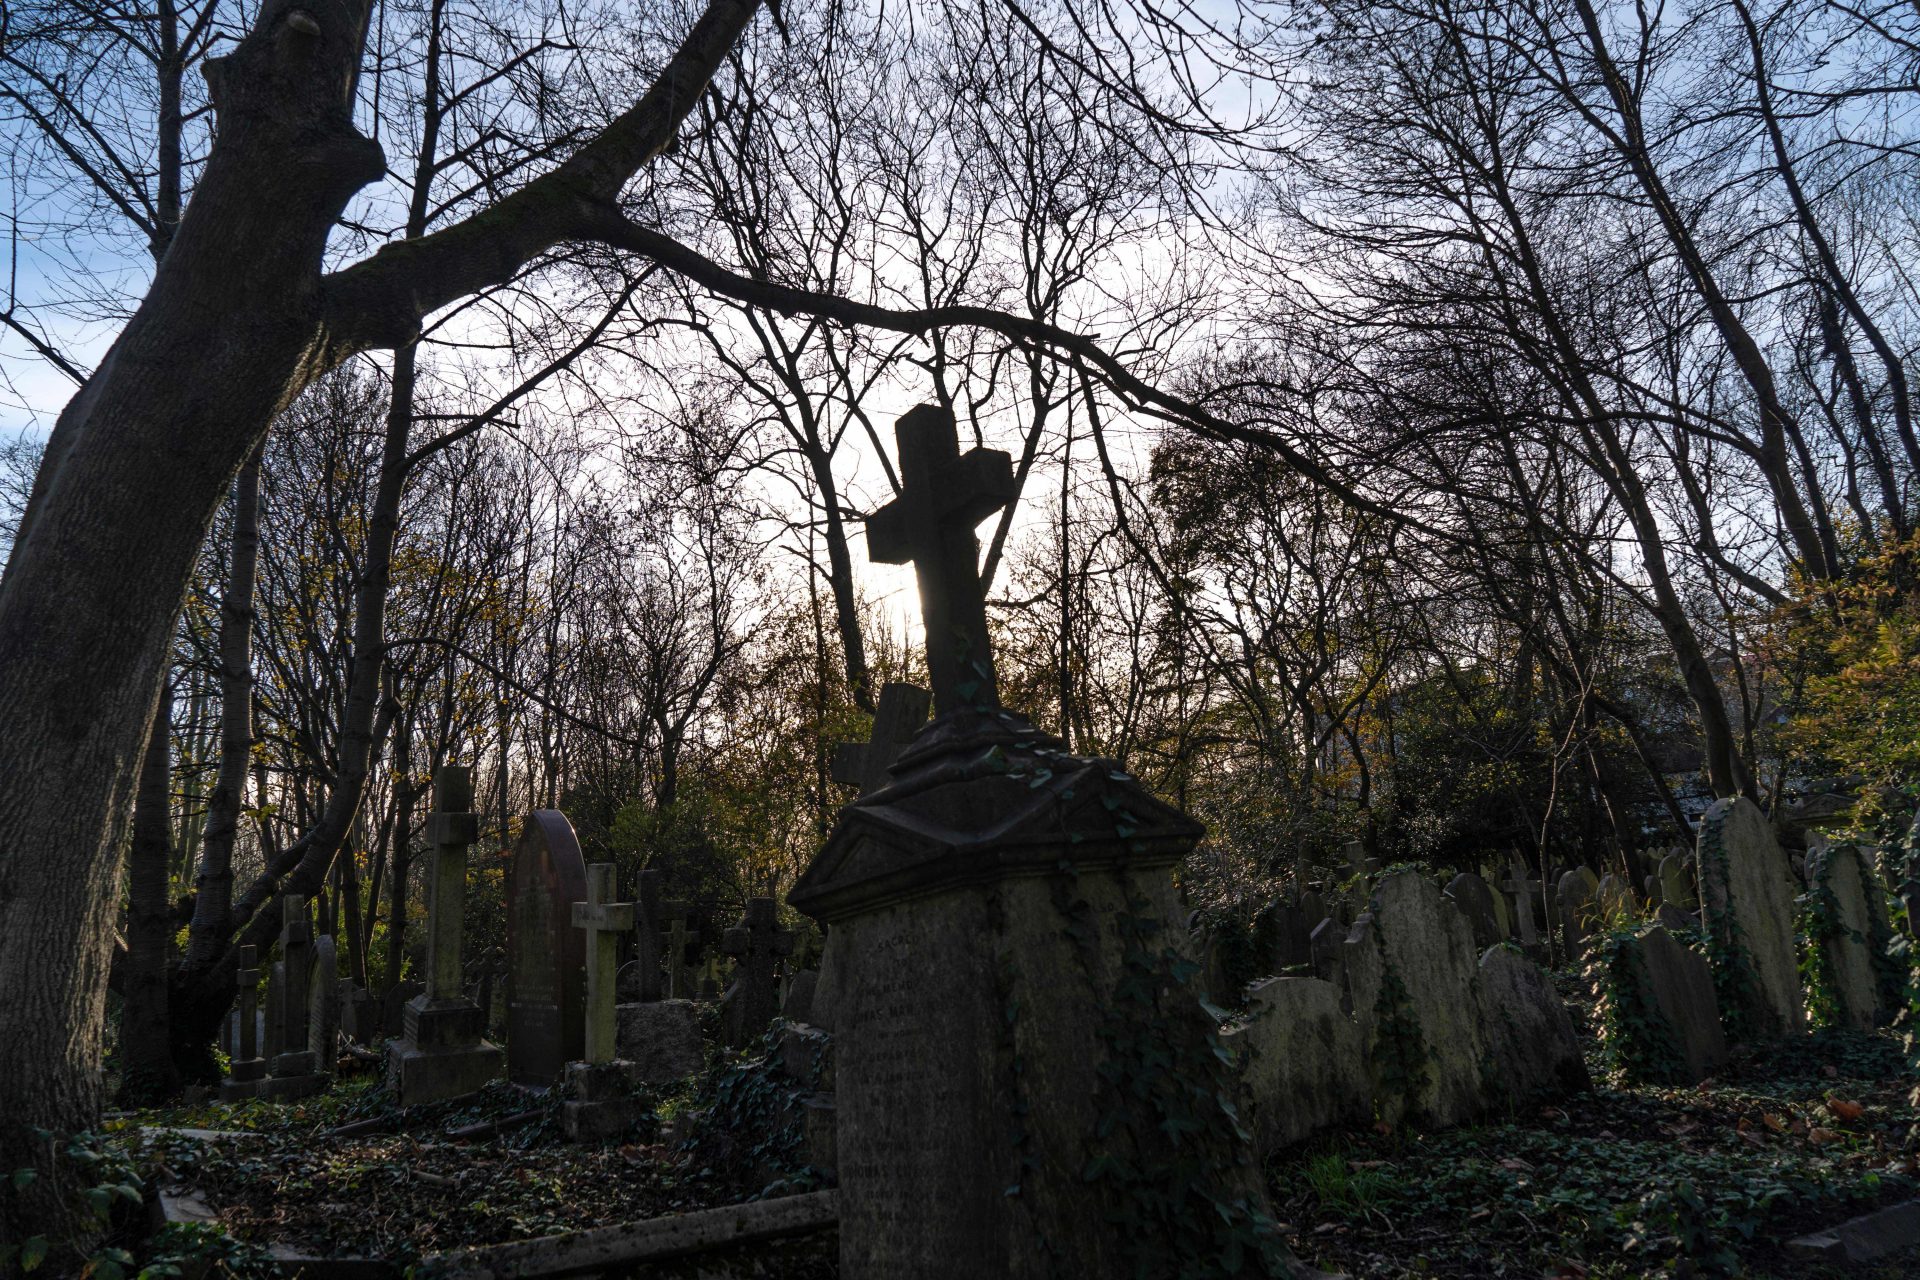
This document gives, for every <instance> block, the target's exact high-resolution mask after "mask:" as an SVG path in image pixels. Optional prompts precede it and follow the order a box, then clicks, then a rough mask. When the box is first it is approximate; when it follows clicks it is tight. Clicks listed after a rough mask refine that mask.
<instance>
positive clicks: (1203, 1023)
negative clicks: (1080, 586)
mask: <svg viewBox="0 0 1920 1280" xmlns="http://www.w3.org/2000/svg"><path fill="white" fill-rule="evenodd" d="M899 440H900V454H901V457H900V474H901V478H902V485H903V489H902V494H901V496H900V498H899V499H897V500H896V501H895V502H894V503H892V504H891V505H890V506H888V507H887V508H885V509H883V510H882V511H880V512H878V513H876V514H875V516H874V517H873V518H872V519H871V520H870V521H869V524H868V545H869V548H870V550H871V552H872V554H873V558H874V559H876V560H879V561H883V562H886V563H899V562H901V561H903V560H907V559H911V560H912V561H913V562H914V567H915V571H916V577H917V580H918V583H919V588H920V600H921V607H922V611H923V614H924V622H925V626H924V634H925V635H926V637H927V666H928V670H929V672H930V675H931V679H932V686H933V705H934V710H935V712H936V718H935V720H934V721H933V723H932V724H931V725H930V726H929V727H928V728H927V729H925V730H923V731H922V732H921V733H920V734H919V735H918V736H917V737H916V738H915V739H914V743H913V745H912V747H911V748H909V749H908V751H907V752H906V753H904V754H903V755H902V756H901V757H900V758H899V759H898V760H897V761H896V762H895V764H894V767H893V770H892V782H891V783H890V784H889V785H888V786H886V787H884V788H882V789H880V790H879V791H876V792H873V793H870V794H869V795H867V796H865V797H863V798H861V799H860V800H856V801H855V802H854V803H852V804H850V805H848V806H846V807H845V808H844V809H842V810H841V812H840V815H839V819H838V821H837V823H836V825H835V827H834V831H833V833H832V835H831V836H830V837H829V838H828V840H827V843H826V845H825V846H824V848H823V849H822V850H821V852H820V855H819V856H818V857H817V858H816V859H815V861H814V863H813V865H812V866H811V867H809V868H808V869H807V871H806V872H805V873H804V874H803V875H802V876H801V877H800V880H799V882H798V883H797V884H796V885H795V886H794V888H793V891H792V892H791V894H790V895H789V901H790V902H791V903H792V905H793V906H794V907H795V908H796V909H798V910H800V911H801V912H803V913H804V914H806V915H809V916H812V917H813V918H815V919H817V920H820V921H822V922H824V923H826V924H827V925H829V926H830V927H831V934H830V935H829V936H830V938H831V943H830V946H829V955H830V956H831V959H832V965H833V968H834V970H835V973H834V978H833V985H834V988H835V995H834V1000H835V1005H836V1009H835V1017H836V1025H837V1029H836V1031H835V1035H834V1052H833V1058H834V1072H835V1078H836V1090H835V1096H836V1099H837V1102H838V1115H837V1120H836V1123H835V1130H834V1144H835V1147H836V1151H835V1155H834V1163H835V1167H836V1168H837V1171H838V1176H839V1182H840V1206H841V1217H840V1252H841V1257H840V1263H841V1265H840V1274H841V1275H842V1276H844V1277H846V1278H847V1280H866V1278H869V1277H873V1278H877V1277H889V1278H891V1277H897V1276H956V1277H957V1276H1028V1275H1046V1274H1064V1275H1072V1276H1114V1275H1133V1274H1139V1275H1167V1274H1174V1273H1176V1272H1177V1271H1178V1270H1180V1269H1181V1268H1182V1267H1185V1266H1189V1265H1190V1264H1191V1262H1192V1259H1193V1257H1194V1256H1195V1250H1202V1251H1208V1252H1210V1251H1211V1250H1212V1248H1214V1247H1224V1242H1223V1241H1216V1240H1215V1239H1206V1238H1202V1239H1199V1240H1195V1239H1193V1238H1191V1237H1190V1236H1188V1237H1182V1236H1181V1234H1180V1233H1179V1231H1178V1230H1177V1229H1175V1228H1174V1227H1173V1226H1172V1224H1169V1223H1167V1222H1166V1220H1165V1218H1164V1216H1163V1215H1155V1214H1152V1213H1147V1212H1141V1213H1137V1214H1134V1215H1133V1216H1130V1217H1127V1219H1126V1220H1127V1222H1128V1229H1127V1230H1124V1231H1120V1230H1115V1229H1114V1227H1113V1226H1112V1222H1113V1221H1114V1219H1115V1217H1116V1215H1125V1214H1127V1213H1128V1209H1129V1206H1128V1205H1127V1204H1126V1203H1125V1201H1124V1199H1121V1200H1120V1201H1119V1202H1116V1197H1124V1196H1125V1194H1126V1193H1125V1191H1124V1190H1123V1189H1122V1186H1123V1184H1117V1183H1115V1182H1114V1181H1113V1179H1111V1178H1109V1177H1107V1176H1106V1171H1105V1170H1104V1169H1103V1167H1102V1166H1101V1165H1100V1164H1098V1163H1094V1164H1093V1165H1091V1166H1090V1165H1089V1162H1088V1160H1087V1159H1086V1158H1084V1156H1085V1155H1087V1154H1091V1153H1092V1150H1094V1149H1097V1148H1092V1149H1090V1146H1089V1138H1090V1135H1094V1134H1095V1133H1096V1132H1103V1133H1104V1134H1105V1135H1106V1136H1105V1138H1104V1139H1103V1140H1102V1141H1103V1142H1104V1143H1105V1145H1106V1146H1107V1147H1108V1148H1110V1149H1111V1150H1113V1151H1115V1152H1116V1153H1117V1152H1120V1151H1124V1152H1125V1153H1126V1156H1125V1158H1126V1159H1128V1160H1130V1161H1134V1162H1136V1163H1137V1164H1139V1165H1143V1166H1145V1167H1148V1168H1152V1167H1156V1166H1157V1165H1159V1164H1161V1163H1163V1162H1166V1161H1168V1160H1170V1159H1173V1158H1175V1157H1174V1155H1173V1149H1172V1145H1171V1139H1170V1137H1169V1135H1168V1134H1167V1133H1166V1132H1165V1129H1164V1126H1163V1121H1162V1118H1161V1117H1160V1116H1158V1115H1157V1114H1152V1111H1153V1109H1152V1107H1151V1106H1149V1105H1146V1104H1145V1103H1144V1102H1143V1100H1141V1099H1139V1098H1138V1097H1137V1095H1135V1094H1134V1093H1133V1091H1131V1090H1127V1089H1122V1088H1116V1087H1115V1086H1114V1085H1113V1083H1112V1081H1113V1079H1114V1078H1115V1076H1117V1075H1125V1074H1127V1073H1128V1072H1130V1071H1132V1070H1134V1069H1136V1068H1134V1067H1132V1066H1130V1065H1129V1064H1128V1063H1127V1062H1126V1061H1125V1060H1123V1059H1124V1055H1125V1054H1126V1053H1127V1052H1128V1050H1127V1049H1126V1046H1127V1045H1129V1044H1131V1043H1133V1040H1132V1038H1131V1037H1130V1036H1128V1035H1126V1034H1125V1030H1126V1027H1127V1026H1128V1025H1129V1024H1130V1023H1131V1022H1132V1021H1133V1020H1134V1019H1136V1018H1148V1019H1152V1020H1154V1021H1155V1025H1156V1026H1157V1027H1158V1028H1159V1030H1158V1033H1157V1039H1156V1040H1155V1042H1154V1043H1155V1045H1156V1051H1157V1052H1159V1053H1161V1054H1164V1055H1170V1056H1171V1057H1172V1058H1173V1060H1174V1061H1175V1062H1176V1063H1184V1064H1188V1065H1189V1066H1190V1068H1191V1069H1192V1070H1193V1071H1195V1072H1197V1073H1200V1074H1201V1075H1202V1076H1206V1077H1207V1078H1209V1079H1212V1078H1213V1076H1212V1075H1209V1073H1214V1074H1216V1075H1217V1077H1218V1079H1217V1088H1218V1090H1219V1091H1222V1092H1225V1091H1230V1089H1231V1088H1232V1082H1231V1080H1230V1078H1228V1077H1227V1076H1226V1075H1225V1074H1224V1073H1225V1070H1226V1068H1225V1064H1224V1063H1221V1062H1220V1060H1219V1059H1218V1057H1217V1056H1216V1055H1215V1052H1214V1050H1215V1046H1216V1045H1217V1040H1216V1039H1215V1038H1214V1037H1215V1029H1214V1028H1213V1027H1212V1026H1211V1023H1210V1020H1209V1018H1208V1017H1207V1016H1206V1014H1205V1012H1204V1011H1203V1010H1202V1009H1201V1007H1200V1005H1199V1002H1198V1000H1197V999H1194V998H1192V996H1191V995H1189V994H1187V991H1188V990H1190V989H1189V988H1186V987H1185V986H1184V985H1183V984H1182V983H1181V982H1180V981H1179V979H1178V978H1177V977H1176V976H1175V975H1176V973H1178V972H1180V970H1179V969H1178V968H1176V967H1175V966H1174V965H1172V964H1171V963H1167V962H1164V961H1161V960H1159V959H1158V958H1157V957H1158V956H1159V954H1160V952H1161V950H1162V949H1163V948H1166V947H1168V946H1169V945H1171V946H1172V947H1179V946H1180V945H1181V944H1182V943H1183V942H1184V935H1185V930H1184V929H1182V928H1181V927H1180V922H1181V920H1182V918H1183V914H1184V913H1183V911H1182V910H1181V908H1180V905H1179V901H1178V897H1177V892H1176V890H1175V887H1174V884H1173V880H1172V874H1171V868H1172V866H1173V864H1174V863H1175V862H1176V861H1177V860H1178V859H1180V858H1181V857H1183V856H1184V855H1185V854H1186V852H1187V851H1188V850H1189V849H1191V848H1192V846H1193V844H1194V843H1195V842H1196V841H1197V839H1198V837H1199V835H1200V828H1199V826H1198V824H1196V823H1194V822H1193V821H1192V820H1191V819H1190V818H1188V817H1186V816H1185V815H1184V814H1181V813H1179V812H1178V811H1176V810H1173V809H1171V808H1170V807H1168V806H1166V805H1164V804H1162V803H1161V802H1159V801H1158V800H1156V799H1155V798H1153V797H1152V796H1151V795H1149V794H1148V793H1147V792H1146V791H1145V789H1144V788H1141V787H1140V786H1139V785H1138V784H1137V783H1136V782H1135V781H1134V780H1133V779H1132V778H1130V777H1129V776H1128V775H1126V774H1125V773H1124V772H1122V771H1121V770H1120V769H1119V768H1118V767H1117V766H1115V765H1114V764H1113V762H1111V761H1103V760H1083V759H1079V758H1076V757H1073V756H1070V755H1067V754H1066V752H1065V749H1064V744H1063V743H1061V742H1060V741H1059V740H1058V739H1055V738H1051V737H1049V736H1047V735H1045V734H1042V733H1041V732H1040V731H1038V730H1037V729H1035V728H1033V727H1032V726H1031V725H1030V724H1028V723H1027V722H1025V721H1024V720H1022V719H1021V718H1020V717H1018V716H1016V715H1013V714H1012V713H1010V712H1005V711H1003V710H1002V709H1001V707H1000V702H999V692H998V687H997V684H996V681H995V678H994V671H993V659H992V652H991V649H990V648H989V645H988V633H987V627H986V610H985V604H984V600H983V598H982V592H981V589H980V578H979V563H978V555H979V547H978V543H977V542H976V540H975V538H974V535H973V527H974V525H976V524H978V523H979V521H981V520H983V519H985V518H986V517H987V516H988V515H990V514H992V513H993V512H994V511H995V510H998V509H999V508H1000V507H1001V506H1003V505H1005V504H1006V503H1007V502H1008V501H1010V500H1011V498H1012V496H1013V485H1012V475H1011V472H1012V468H1011V465H1010V461H1009V459H1008V458H1007V455H1005V454H1004V453H998V452H994V451H989V450H983V449H976V450H974V451H973V452H972V453H969V454H967V455H966V456H964V457H962V456H961V455H960V453H959V444H958V440H957V436H956V429H955V426H954V422H953V419H952V417H951V415H949V414H947V413H945V412H944V411H942V410H939V409H936V408H930V407H922V408H919V409H915V410H913V411H912V412H910V413H908V414H907V415H906V416H905V417H903V418H902V419H901V420H900V423H899ZM1069 870H1070V871H1071V872H1072V874H1071V876H1069V875H1067V874H1065V873H1066V872H1067V871H1069ZM1067 882H1070V886H1071V887H1068V888H1066V889H1065V890H1064V891H1065V892H1066V893H1067V894H1068V895H1070V898H1071V901H1070V902H1069V903H1067V904H1065V905H1063V904H1062V902H1061V901H1060V898H1059V894H1060V893H1061V892H1062V885H1063V883H1067ZM1069 919H1071V920H1075V921H1083V922H1084V927H1080V928H1076V929H1069V928H1067V927H1065V926H1066V925H1067V923H1068V921H1069ZM1148 938H1151V942H1150V943H1147V942H1146V939H1148ZM1143 943H1144V944H1145V945H1144V946H1143V945H1142V944H1143ZM1128 957H1132V958H1131V959H1128ZM1129 964H1132V965H1137V966H1142V971H1141V972H1139V973H1138V974H1135V975H1132V978H1131V980H1129V979H1128V974H1127V966H1128V965H1129ZM1123 993H1129V994H1123ZM1146 993H1154V994H1152V995H1147V994H1146ZM1136 998H1144V999H1147V1000H1149V1002H1150V1003H1152V1004H1153V1005H1154V1006H1155V1007H1154V1009H1153V1010H1151V1011H1149V1010H1146V1009H1142V1008H1138V1007H1136V1006H1135V1005H1134V1004H1132V1003H1130V1002H1131V1001H1132V1000H1134V999H1136ZM1010 1008H1012V1009H1013V1010H1015V1011H1016V1012H1015V1013H1014V1014H1013V1015H1012V1016H1009V1009H1010ZM1009 1054H1011V1055H1012V1056H1013V1057H1014V1058H1015V1059H1016V1060H1018V1061H1019V1062H1021V1064H1022V1068H1023V1069H1022V1071H1020V1072H1019V1073H1017V1074H1016V1073H1015V1072H1012V1071H1009V1070H1007V1065H1006V1064H1007V1062H1008V1055H1009ZM1114 1055H1121V1056H1122V1057H1121V1058H1118V1059H1117V1058H1115V1057H1114ZM841 1085H844V1086H845V1087H844V1088H842V1087H839V1086H841ZM1029 1092H1030V1094H1031V1096H1032V1097H1033V1098H1034V1100H1035V1102H1034V1105H1030V1106H1029V1105H1026V1098H1027V1096H1029ZM1208 1096H1213V1095H1212V1093H1211V1092H1210V1093H1209V1094H1208ZM1013 1115H1019V1116H1021V1117H1022V1124H1021V1125H1020V1126H1013V1125H1009V1124H1008V1123H1007V1118H1008V1117H1009V1116H1013ZM1178 1150H1179V1156H1178V1158H1179V1159H1180V1160H1181V1161H1182V1162H1183V1167H1185V1168H1191V1169H1192V1170H1194V1171H1195V1172H1194V1177H1195V1179H1196V1180H1197V1185H1193V1186H1190V1187H1189V1189H1188V1191H1187V1194H1190V1195H1193V1196H1196V1197H1201V1198H1203V1199H1205V1200H1210V1201H1211V1202H1212V1203H1213V1204H1215V1205H1219V1206H1223V1207H1225V1208H1226V1213H1225V1217H1226V1218H1227V1219H1228V1221H1227V1222H1226V1223H1224V1224H1223V1223H1222V1222H1221V1219H1219V1218H1215V1217H1212V1216H1209V1218H1208V1219H1206V1220H1205V1221H1204V1223H1203V1224H1202V1226H1201V1230H1204V1231H1217V1232H1221V1233H1222V1234H1224V1232H1225V1231H1226V1230H1232V1229H1252V1230H1258V1227H1257V1226H1256V1224H1257V1223H1258V1222H1259V1221H1263V1220H1264V1218H1265V1216H1266V1215H1267V1214H1268V1212H1269V1210H1268V1208H1267V1203H1266V1193H1265V1189H1264V1184H1263V1180H1262V1178H1261V1174H1260V1170H1259V1167H1258V1162H1257V1160H1256V1159H1255V1157H1254V1152H1253V1150H1252V1146H1251V1144H1250V1143H1248V1142H1246V1141H1244V1139H1242V1138H1240V1137H1239V1136H1238V1135H1237V1134H1236V1133H1235V1131H1234V1126H1232V1125H1231V1124H1230V1123H1229V1121H1228V1111H1227V1110H1226V1109H1224V1108H1223V1109H1222V1111H1221V1113H1220V1115H1219V1116H1218V1117H1217V1120H1216V1118H1213V1117H1209V1119H1208V1120H1206V1121H1204V1122H1202V1123H1200V1124H1198V1125H1197V1126H1196V1127H1195V1128H1194V1129H1192V1130H1189V1131H1187V1132H1185V1133H1183V1134H1181V1135H1180V1139H1179V1147H1178ZM1024 1152H1032V1153H1034V1155H1035V1156H1036V1157H1037V1158H1033V1159H1023V1158H1022V1155H1023V1153H1024ZM1054 1153H1073V1154H1072V1155H1071V1156H1068V1157H1066V1158H1060V1157H1059V1156H1056V1155H1055V1154H1054ZM1254 1243H1255V1245H1256V1247H1257V1248H1258V1249H1259V1250H1260V1251H1261V1252H1262V1253H1264V1254H1266V1255H1267V1257H1266V1258H1265V1259H1259V1260H1256V1259H1252V1258H1249V1259H1246V1260H1245V1263H1246V1267H1247V1269H1248V1270H1249V1271H1251V1272H1258V1271H1259V1270H1261V1269H1262V1267H1263V1266H1266V1269H1268V1270H1280V1269H1281V1268H1282V1267H1284V1266H1286V1265H1287V1264H1288V1263H1290V1261H1291V1255H1290V1254H1288V1253H1287V1251H1286V1249H1285V1246H1284V1243H1283V1242H1282V1241H1281V1240H1280V1239H1279V1237H1278V1235H1277V1233H1263V1234H1261V1235H1258V1236H1255V1238H1254Z"/></svg>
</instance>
